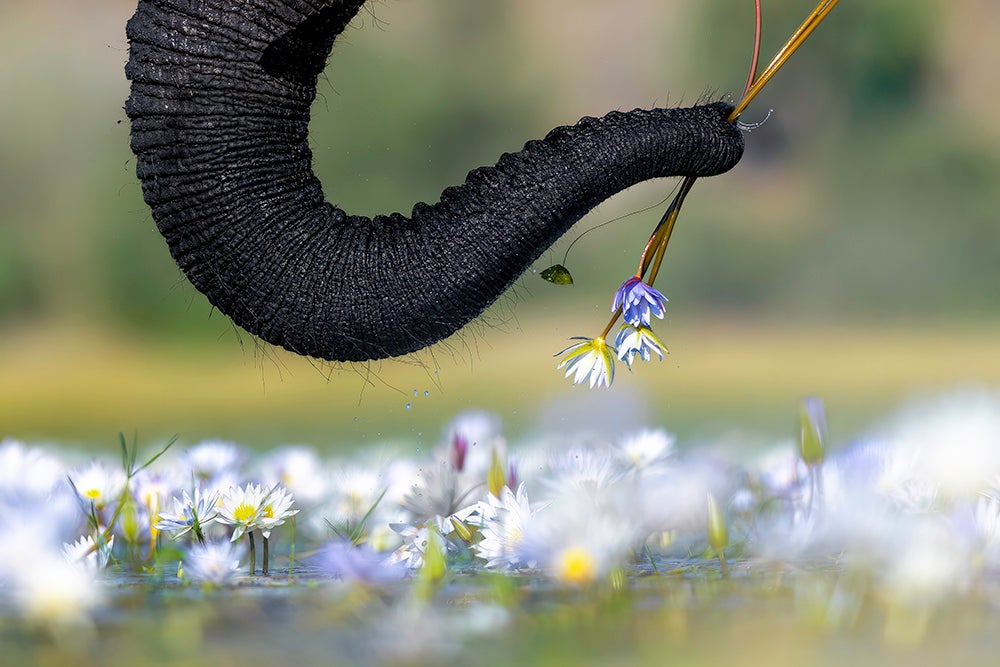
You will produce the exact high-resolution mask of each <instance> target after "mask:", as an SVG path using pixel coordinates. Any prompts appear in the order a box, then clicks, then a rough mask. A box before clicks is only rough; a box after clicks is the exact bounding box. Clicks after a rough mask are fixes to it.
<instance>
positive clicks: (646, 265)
mask: <svg viewBox="0 0 1000 667" xmlns="http://www.w3.org/2000/svg"><path fill="white" fill-rule="evenodd" d="M838 2H839V0H822V1H821V2H820V3H819V4H818V5H817V6H816V8H815V9H814V10H813V11H812V13H810V14H809V16H808V17H806V20H805V21H804V22H803V23H802V25H801V26H799V28H798V29H797V30H796V31H795V32H794V33H792V35H791V37H789V38H788V40H787V41H786V42H785V44H784V45H783V46H782V47H781V48H780V49H779V50H778V52H777V53H776V54H775V56H774V57H773V58H772V59H771V62H770V63H768V65H767V66H766V67H765V68H764V70H763V71H762V72H761V73H760V75H758V74H757V65H758V61H759V58H760V41H761V25H762V20H761V3H760V0H754V15H755V19H754V40H753V51H752V55H751V58H750V71H749V73H748V75H747V82H746V85H745V86H744V88H743V96H742V98H741V99H740V101H739V102H738V103H737V104H736V106H735V107H734V108H733V111H732V112H731V113H730V114H729V117H728V118H727V120H728V121H729V122H730V123H736V122H737V121H738V120H739V117H740V114H742V113H743V111H744V110H745V109H746V108H747V106H748V105H749V104H750V102H751V101H752V100H753V99H754V98H755V97H756V96H757V95H758V94H759V93H760V91H761V90H763V88H764V86H766V85H767V83H768V81H770V80H771V79H772V78H773V77H774V75H775V74H777V72H778V70H780V69H781V67H782V66H783V65H784V64H785V63H786V62H788V59H789V58H791V57H792V55H793V54H794V53H795V52H796V51H797V50H798V49H799V47H800V46H802V44H803V43H804V42H805V40H806V39H807V38H808V37H809V35H811V34H812V32H813V31H814V30H815V29H816V28H817V27H818V26H819V24H820V23H822V21H823V20H824V19H825V18H826V16H827V15H828V14H829V13H830V11H831V10H832V9H833V8H834V7H835V6H836V5H837V3H838ZM697 180H698V179H697V177H694V176H689V177H686V178H685V179H684V180H683V181H681V186H680V189H679V190H678V191H677V194H676V195H675V196H674V199H673V201H671V203H670V206H669V207H668V208H667V210H666V211H665V212H664V213H663V215H662V216H661V217H660V221H659V222H658V223H657V225H656V227H655V228H654V229H653V233H652V234H651V235H650V237H649V240H648V241H647V242H646V245H645V247H644V248H643V251H642V254H641V255H640V257H639V268H638V270H637V271H636V274H635V276H634V277H632V278H630V279H628V280H627V281H625V283H623V285H622V287H620V288H619V290H618V291H617V292H616V294H615V300H614V303H613V305H612V315H611V319H610V320H609V321H608V324H607V326H606V327H605V328H604V331H602V332H601V334H600V335H599V336H597V337H596V338H593V339H587V338H585V337H584V338H578V339H576V340H582V341H584V342H582V343H577V344H575V345H573V346H571V347H569V348H566V349H565V350H563V351H562V352H560V353H559V354H558V355H556V356H562V355H567V356H566V358H565V359H563V361H562V362H561V363H560V364H559V365H558V366H557V368H559V369H562V368H564V367H566V368H567V371H566V377H569V376H570V375H573V376H574V377H573V384H580V383H581V382H582V381H583V380H586V379H587V378H589V379H590V387H591V388H593V387H595V386H600V385H604V386H608V387H610V386H611V382H612V380H613V379H614V360H613V358H612V356H611V354H610V352H609V351H614V350H613V348H610V347H609V346H608V345H607V343H606V340H607V337H608V335H609V334H610V333H611V330H612V329H613V328H614V326H615V324H616V323H617V322H618V320H619V319H620V318H623V317H624V319H625V320H626V322H627V323H628V324H630V325H632V326H634V327H636V329H637V330H638V329H640V327H645V328H646V329H645V331H640V333H636V332H631V331H629V332H625V331H624V330H622V331H619V334H618V336H617V338H616V345H617V346H618V348H619V349H618V350H617V356H618V358H619V359H620V360H622V361H624V362H625V363H626V365H627V366H628V367H629V369H631V367H632V361H633V360H634V359H635V357H636V356H637V355H638V356H639V357H640V358H642V359H643V360H646V361H648V360H649V359H650V358H651V354H653V353H656V354H657V355H658V356H659V357H660V359H661V360H662V358H663V354H662V352H663V351H665V350H666V347H665V346H663V345H662V343H660V342H659V339H656V338H655V336H654V335H653V334H652V331H650V330H649V312H650V305H648V304H647V305H646V306H645V308H646V310H645V317H644V318H641V320H640V321H635V317H634V315H635V311H633V310H631V309H634V308H641V307H642V303H643V302H642V301H641V300H639V301H628V300H627V299H623V295H624V293H625V292H626V285H628V286H630V287H638V286H642V288H643V289H645V290H652V292H653V293H655V294H657V295H659V296H660V298H661V299H662V303H665V302H666V298H665V297H663V296H662V294H660V293H659V292H658V291H656V290H653V287H652V286H653V283H654V281H655V280H656V278H657V276H658V275H659V273H660V268H661V266H662V264H663V259H664V256H665V255H666V251H667V244H669V242H670V237H671V235H672V234H673V231H674V227H675V226H676V224H677V218H678V216H679V215H680V210H681V206H683V204H684V200H685V198H686V197H687V195H688V193H690V192H691V188H692V187H694V184H695V181H697ZM646 293H647V294H649V293H650V292H646ZM657 317H661V318H662V317H663V315H662V308H661V309H660V311H659V314H657ZM623 335H624V336H625V337H626V338H628V340H629V341H630V342H631V343H633V344H634V345H635V346H634V347H628V348H625V350H624V351H623V350H622V349H621V348H622V340H623Z"/></svg>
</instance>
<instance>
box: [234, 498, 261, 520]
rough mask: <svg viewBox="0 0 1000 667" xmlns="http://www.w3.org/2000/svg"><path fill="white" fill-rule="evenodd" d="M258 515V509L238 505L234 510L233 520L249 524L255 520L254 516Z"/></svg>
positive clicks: (244, 504)
mask: <svg viewBox="0 0 1000 667" xmlns="http://www.w3.org/2000/svg"><path fill="white" fill-rule="evenodd" d="M256 513H257V508H256V507H254V506H253V505H248V504H247V503H243V504H242V505H238V506H237V507H236V509H235V510H233V518H234V519H236V521H237V522H238V523H248V522H250V521H251V520H253V518H254V514H256Z"/></svg>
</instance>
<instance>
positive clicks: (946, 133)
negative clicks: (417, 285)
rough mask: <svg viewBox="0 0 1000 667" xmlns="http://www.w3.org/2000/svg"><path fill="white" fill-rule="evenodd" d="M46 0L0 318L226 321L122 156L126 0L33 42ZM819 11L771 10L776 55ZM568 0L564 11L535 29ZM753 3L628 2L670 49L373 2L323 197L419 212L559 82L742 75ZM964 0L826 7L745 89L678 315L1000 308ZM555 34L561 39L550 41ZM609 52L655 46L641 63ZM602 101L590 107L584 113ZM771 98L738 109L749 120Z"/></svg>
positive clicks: (7, 11)
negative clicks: (807, 36)
mask: <svg viewBox="0 0 1000 667" xmlns="http://www.w3.org/2000/svg"><path fill="white" fill-rule="evenodd" d="M46 4H47V3H39V4H32V3H25V2H14V3H10V4H5V5H4V6H3V7H2V8H0V25H3V26H4V27H2V28H0V38H2V39H0V41H2V44H3V45H2V46H0V56H2V62H3V63H4V66H3V69H2V70H0V84H2V85H3V88H4V90H5V91H6V94H5V95H4V97H3V99H2V100H0V123H2V125H3V127H4V128H6V131H5V132H4V133H3V134H2V135H0V171H2V172H3V174H4V177H3V179H0V220H2V222H3V224H2V226H0V327H5V328H11V327H18V326H22V325H25V324H26V323H27V324H31V323H45V322H62V321H72V320H86V321H89V322H99V323H105V324H107V325H111V326H114V327H116V328H119V329H120V330H124V331H132V332H135V333H137V334H142V335H144V336H154V337H166V338H178V337H180V338H182V339H185V340H197V339H206V338H215V337H218V336H219V335H220V334H221V333H223V332H226V331H229V330H230V327H229V325H228V324H227V323H226V322H225V319H224V318H222V317H218V316H215V317H210V314H211V308H210V307H209V305H208V304H207V302H206V301H205V300H204V298H203V297H201V296H200V295H198V294H197V293H195V292H194V290H193V289H192V288H191V287H190V286H189V285H188V284H187V283H186V281H184V279H183V276H181V274H180V273H179V271H178V270H177V269H176V267H175V266H174V265H173V263H172V261H171V259H170V257H169V254H168V252H167V250H166V246H165V244H164V243H163V241H162V239H160V238H159V236H158V234H157V233H156V230H155V226H154V225H153V222H152V220H151V217H150V215H149V212H148V209H147V208H146V207H145V205H144V204H143V202H142V201H141V197H140V193H139V187H138V185H137V183H136V180H135V177H134V175H133V167H134V162H133V160H132V157H131V154H130V153H129V151H128V148H127V140H128V124H127V119H125V118H124V115H123V113H122V111H121V104H122V102H123V100H124V97H125V96H126V95H127V82H125V81H124V76H123V72H122V64H123V62H124V60H125V58H126V56H127V44H126V43H125V40H124V37H123V36H122V26H123V24H124V21H125V19H126V18H127V16H128V14H129V13H130V11H131V8H132V6H133V5H131V4H130V3H126V2H107V3H105V4H102V5H100V6H99V11H95V12H92V13H91V14H90V15H89V16H88V18H87V19H86V23H84V24H80V25H79V28H80V29H79V30H69V26H74V27H76V26H77V25H78V22H79V15H78V14H77V13H76V12H75V11H73V10H70V9H67V10H66V11H64V12H60V13H59V14H58V15H57V17H56V18H55V19H54V20H55V21H56V22H57V24H58V25H57V26H56V28H59V29H62V28H65V29H66V30H65V34H69V35H72V36H71V37H69V38H67V39H60V40H48V41H46V42H44V46H42V44H43V43H42V42H41V41H39V40H38V39H37V38H36V36H37V35H39V34H41V33H42V32H43V30H45V29H49V28H46V27H45V26H46V25H47V23H46V22H47V21H49V20H50V19H49V18H48V16H49V14H48V13H47V11H46V9H45V5H46ZM809 5H811V3H804V2H802V1H801V0H772V1H771V2H768V3H766V4H765V11H766V12H767V14H766V16H765V47H764V56H763V57H764V59H765V60H766V58H768V57H769V55H770V53H772V52H773V50H774V49H775V48H776V47H777V45H778V44H780V42H781V40H783V39H784V37H785V36H786V35H787V34H788V33H789V32H790V31H791V30H792V28H793V27H794V26H795V25H796V24H797V22H798V21H799V20H800V19H801V18H802V16H804V15H805V13H806V12H807V10H808V9H809ZM560 8H561V9H569V8H573V11H571V12H569V13H567V14H566V20H565V21H564V22H562V23H561V24H558V23H559V22H558V21H557V22H556V23H557V24H553V25H551V26H549V27H547V28H545V30H540V29H539V27H538V25H536V23H537V22H538V21H543V20H549V17H550V14H552V13H554V12H556V11H558V10H560ZM751 10H752V4H751V3H748V2H746V3H743V2H741V3H735V2H734V1H733V0H703V1H702V2H697V3H693V2H692V3H671V4H669V6H663V5H662V3H654V2H652V0H648V1H646V2H638V1H637V2H636V3H635V8H634V13H635V15H636V16H637V17H639V18H637V19H636V20H641V21H644V24H649V25H648V35H649V36H653V35H656V34H657V31H660V30H668V29H669V30H672V31H674V32H675V33H677V34H681V33H684V34H688V33H690V34H691V35H693V36H689V37H687V38H685V39H678V40H675V42H676V43H673V44H672V45H670V46H665V45H664V43H663V42H661V41H658V40H656V39H655V38H647V34H646V33H643V34H641V35H636V37H635V39H634V40H625V41H623V42H622V43H621V44H620V45H618V46H616V44H617V42H609V43H603V42H595V41H594V40H593V39H592V38H590V37H588V36H589V35H592V34H594V33H595V31H596V32H597V33H598V34H600V33H601V31H602V30H603V31H604V32H605V33H607V34H608V35H615V34H616V33H617V31H620V30H623V29H624V28H623V27H622V26H624V25H626V24H625V21H626V20H627V19H628V17H622V19H621V21H622V26H619V25H617V24H614V25H612V24H610V23H609V24H607V25H604V26H597V27H593V26H588V25H584V24H583V21H584V20H585V19H586V20H591V21H596V20H598V19H596V18H593V17H600V16H602V15H600V14H598V13H596V12H597V11H598V10H597V9H594V8H584V7H580V8H578V9H577V6H576V5H572V4H571V3H568V4H565V7H562V5H559V6H558V7H556V6H553V7H549V6H546V8H544V9H542V10H538V11H535V10H533V9H532V5H531V3H527V2H524V1H522V0H511V1H510V2H501V3H485V4H483V3H463V4H461V5H455V4H454V3H449V2H444V1H443V0H442V1H438V0H435V1H428V2H425V3H421V4H420V6H419V7H416V6H414V3H402V2H399V3H396V2H390V3H379V4H376V5H374V14H368V13H362V15H361V16H360V17H359V19H358V20H357V21H356V25H355V26H354V28H352V29H350V30H349V31H348V32H347V34H345V36H344V38H343V39H342V40H341V41H340V42H338V44H337V45H336V47H335V55H334V58H333V59H332V65H331V67H330V68H328V71H327V73H326V75H325V76H324V80H323V81H322V82H321V85H320V93H319V97H318V99H317V102H316V107H315V109H314V112H315V120H314V123H313V133H312V145H313V149H314V157H315V163H316V168H317V171H318V172H319V173H320V175H321V178H322V179H323V180H324V182H325V183H326V184H327V189H328V196H329V197H330V198H331V199H332V200H333V201H335V202H336V203H338V204H341V205H343V206H345V207H347V208H349V209H351V210H357V211H362V212H366V213H378V212H389V211H393V210H399V211H402V212H408V211H409V208H410V207H411V206H412V204H413V203H414V202H415V201H418V200H419V201H434V200H435V199H436V197H437V196H438V193H439V192H440V191H441V189H442V188H443V187H445V186H447V185H450V184H454V183H457V182H461V180H463V179H464V176H465V173H466V172H467V171H468V170H469V169H471V168H474V167H476V166H480V165H483V164H489V163H492V162H493V161H495V159H496V157H497V156H498V155H499V154H500V153H501V152H503V151H509V150H517V149H518V148H519V147H520V146H521V145H522V144H523V142H524V141H525V140H527V139H529V138H532V137H535V136H540V135H542V134H544V132H545V131H546V130H547V129H548V128H550V127H552V126H553V125H556V124H560V123H565V122H572V121H573V120H574V119H575V118H574V117H566V116H565V115H564V113H563V112H562V110H561V107H560V104H559V103H558V101H556V102H553V100H558V99H564V100H566V99H572V100H576V99H584V100H586V99H588V95H592V97H593V99H597V100H603V99H605V98H607V97H611V98H615V99H617V98H616V97H615V96H616V95H618V94H619V92H618V88H614V87H612V88H606V87H605V86H609V85H611V84H607V83H606V82H607V81H615V82H618V84H615V85H620V86H621V88H622V90H624V91H625V92H624V93H621V100H622V101H621V106H623V107H627V106H633V105H640V106H641V105H649V104H652V103H655V102H660V103H663V102H669V103H676V102H690V101H693V99H692V96H691V94H690V92H688V91H685V87H688V86H691V85H692V84H691V82H703V83H701V84H694V85H702V86H705V87H704V88H702V90H718V91H725V90H730V91H737V90H738V89H739V88H740V86H741V85H742V80H741V77H742V76H743V72H744V71H745V62H746V56H747V51H748V48H749V42H750V36H751V35H750V28H751V19H752V16H751ZM81 11H82V10H81ZM976 11H979V12H981V13H982V14H983V15H982V16H980V17H978V18H979V19H980V20H981V21H989V20H990V19H991V18H994V17H995V15H996V10H994V9H992V8H991V7H990V6H988V5H987V4H983V3H978V4H977V5H976V6H975V7H970V6H964V7H963V6H962V5H960V4H951V3H946V2H943V1H942V0H883V1H882V2H878V3H870V2H865V3H843V4H842V5H841V6H839V7H838V8H837V9H836V10H835V11H834V12H833V14H832V15H831V17H830V19H829V23H828V25H824V26H823V27H822V28H821V29H820V30H819V31H818V32H817V34H816V36H815V37H814V38H813V39H812V40H810V42H809V43H808V44H807V45H806V46H805V48H804V49H803V50H802V51H801V52H800V53H799V54H798V55H796V57H795V58H794V59H793V61H792V63H791V64H790V65H789V66H788V67H787V68H786V70H785V71H783V72H782V73H781V74H780V75H779V76H778V77H777V79H776V80H775V82H774V83H773V84H772V87H771V88H769V89H768V90H767V91H766V92H765V94H764V96H763V98H762V99H763V101H762V103H761V104H758V105H757V107H760V106H762V105H768V106H773V107H775V109H776V112H775V115H774V117H773V118H772V119H770V120H769V121H768V122H767V123H766V124H765V125H764V126H763V127H761V128H760V129H757V130H755V131H754V132H753V133H752V134H751V135H749V137H748V151H747V156H746V159H745V161H744V164H742V165H740V167H739V168H737V169H736V170H735V171H734V172H733V173H732V174H730V175H726V176H725V177H722V178H720V179H712V181H711V182H706V183H703V184H702V183H700V184H699V185H698V186H697V188H696V190H695V192H694V194H693V196H692V197H691V199H690V200H689V204H688V206H687V208H686V210H685V213H684V215H683V216H682V220H681V224H680V226H679V228H678V232H677V235H676V237H675V240H674V242H673V244H672V246H671V249H670V252H669V253H668V258H667V262H666V265H665V272H664V274H663V275H664V280H663V286H664V290H665V291H666V292H667V294H668V295H670V296H671V297H674V298H675V301H683V303H685V304H686V307H687V308H688V309H689V312H697V311H701V312H713V311H717V310H720V309H721V310H727V311H731V310H734V309H735V310H738V311H747V312H758V313H761V312H763V313H769V314H772V315H773V314H775V313H781V314H783V315H785V316H787V317H792V318H794V317H800V316H802V317H810V318H815V317H824V316H827V317H833V316H835V315H836V316H840V315H841V314H842V313H844V312H846V311H850V312H851V313H853V314H854V315H855V316H857V317H866V316H871V315H885V314H895V315H905V316H913V315H919V314H921V313H923V312H925V311H926V309H928V308H933V310H934V311H935V313H938V314H949V313H950V314H955V315H960V316H963V317H968V316H973V317H992V316H995V314H996V310H997V306H998V305H1000V291H998V290H997V289H996V287H995V286H996V285H997V284H998V283H1000V263H998V262H996V257H997V256H998V252H997V251H998V249H1000V228H998V226H997V225H996V224H995V218H996V214H995V211H997V210H998V209H1000V191H998V190H997V189H996V188H995V187H993V184H994V183H995V182H996V180H997V177H998V176H1000V158H998V150H997V148H998V146H997V142H996V141H995V138H996V134H995V133H993V134H990V133H986V134H985V135H984V134H983V133H982V132H980V131H979V128H978V126H977V125H975V124H970V123H969V112H968V109H963V108H960V107H959V106H958V105H957V104H955V105H953V104H951V100H950V98H949V97H948V96H947V91H948V85H947V84H948V78H949V76H950V74H949V73H950V72H953V71H954V67H953V63H954V61H955V60H956V58H957V56H956V54H955V52H954V50H955V48H956V47H955V41H954V40H950V41H949V40H946V39H944V38H943V37H942V35H943V34H944V31H943V29H942V26H945V25H948V24H949V22H954V21H953V17H954V16H956V15H958V14H960V13H962V14H965V15H966V17H965V20H966V22H968V21H970V20H971V21H973V22H975V21H976V19H977V17H976V16H975V15H973V16H972V18H971V19H969V17H968V16H967V15H968V14H969V13H970V12H972V13H974V12H976ZM588 12H589V13H588ZM564 13H565V12H564ZM631 13H632V12H630V14H631ZM588 17H590V18H589V19H588ZM650 17H656V18H657V20H659V21H661V25H657V24H656V23H655V21H653V20H652V19H651V18H650ZM675 19H676V21H677V22H680V25H674V20H675ZM628 25H629V26H631V25H632V24H628ZM629 29H631V27H630V28H629ZM644 29H646V28H644ZM539 35H541V36H539ZM702 36H704V37H702ZM609 39H611V38H610V37H609ZM619 41H621V40H619ZM626 42H627V43H626ZM562 44H568V45H570V46H568V47H567V48H568V49H570V50H571V52H572V53H573V54H574V55H573V58H563V57H561V56H560V53H559V49H560V48H561V45H562ZM647 44H648V46H647ZM640 48H647V51H645V53H646V55H645V56H643V55H642V54H643V53H644V52H643V51H641V50H640ZM671 48H672V49H673V51H669V49H671ZM664 49H667V51H665V50H664ZM616 52H621V53H625V54H628V56H629V58H636V57H638V58H640V59H643V58H644V59H645V60H640V61H638V62H635V63H634V65H635V66H634V67H630V62H616V61H614V54H615V53H616ZM636 53H638V54H639V55H638V56H637V55H636ZM588 54H590V55H589V56H588ZM588 57H591V58H592V60H590V61H588ZM574 59H575V61H576V62H575V66H573V67H567V66H566V63H567V62H571V63H573V62H574ZM654 60H655V61H658V62H666V63H667V65H665V66H663V67H655V66H650V65H651V62H652V61H654ZM14 63H20V64H19V65H17V66H14ZM595 63H596V64H595ZM970 66H972V65H970ZM949 68H950V69H949ZM621 71H625V72H628V77H627V81H626V82H625V83H621V82H622V81H624V79H622V77H620V76H618V75H617V74H614V73H618V72H621ZM609 72H610V73H612V74H609ZM675 82H676V83H675ZM984 83H985V82H984ZM675 86H676V87H675ZM667 90H671V91H674V90H676V93H672V94H671V95H670V96H669V97H665V96H664V91H667ZM636 91H645V92H638V93H637V92H636ZM556 96H561V97H558V98H557V97H556ZM602 103H603V102H602ZM553 109H557V110H559V111H558V112H557V113H553V111H552V110H553ZM595 112H596V111H593V110H592V107H591V106H590V104H589V103H586V104H584V105H583V108H581V110H580V112H578V113H595ZM763 115H764V114H763V113H762V112H761V111H760V110H759V109H751V111H750V112H748V113H747V114H746V115H745V120H747V121H753V120H756V119H759V118H761V117H763ZM980 122H982V121H980ZM669 187H671V184H666V185H665V184H662V183H660V184H651V185H647V186H643V187H639V188H636V189H635V190H634V191H633V192H630V193H627V194H626V195H624V196H622V197H620V198H616V199H615V200H614V201H612V202H609V203H608V204H606V205H605V206H602V207H601V208H600V209H599V210H598V211H597V212H596V213H595V214H593V215H592V216H590V217H589V218H588V219H587V220H586V221H585V222H584V223H583V224H582V225H580V226H579V227H578V228H577V230H574V232H572V233H571V234H570V235H568V236H567V238H566V239H564V240H563V241H562V242H560V244H559V245H558V246H557V248H556V249H554V250H553V251H552V252H550V253H547V254H546V256H545V257H543V258H542V260H541V262H540V264H539V267H538V268H539V269H541V268H543V267H544V266H547V265H549V264H552V263H553V262H556V261H561V260H562V253H563V250H565V248H566V247H567V246H568V244H569V242H570V241H571V240H572V239H574V238H576V237H577V236H578V235H579V234H580V233H581V232H583V231H584V230H585V229H588V228H590V227H593V226H595V225H596V224H598V223H601V222H604V221H606V220H609V219H610V218H613V217H615V216H617V215H620V214H624V213H628V212H630V211H635V210H637V209H640V208H643V207H645V206H649V205H650V204H653V203H655V202H656V201H659V200H660V199H662V198H664V197H665V196H667V194H668V189H669ZM660 210H662V207H660V209H658V210H653V211H650V212H647V213H643V214H640V215H636V216H632V217H630V218H628V219H626V220H624V221H621V222H618V223H616V224H614V225H610V226H607V227H604V228H601V229H599V230H597V231H595V233H594V234H591V235H588V236H584V237H583V239H581V242H580V243H578V244H577V245H576V246H575V247H574V249H573V251H572V253H571V254H570V256H569V259H568V260H567V262H566V264H567V267H568V268H569V269H570V270H571V271H573V273H574V276H575V277H576V278H577V284H576V286H575V287H574V288H573V289H572V290H565V289H555V288H553V287H552V286H550V285H547V284H546V283H544V282H543V281H541V280H539V278H538V277H537V276H534V275H530V274H529V276H528V277H527V278H525V279H524V280H523V281H522V286H523V287H527V288H528V290H529V291H530V292H531V294H532V298H531V299H529V304H530V306H529V307H537V309H538V310H543V309H544V310H551V309H552V307H553V302H554V301H556V300H559V301H560V302H561V304H560V305H559V308H571V307H574V306H579V305H581V304H587V305H591V304H600V306H601V307H603V306H604V303H605V302H606V301H608V299H609V298H610V293H611V290H612V289H613V288H614V286H615V285H617V284H618V282H619V280H618V278H616V277H615V276H620V275H625V274H627V272H630V271H631V270H632V267H633V266H634V262H635V258H636V257H637V255H638V252H639V250H640V249H641V247H642V244H643V242H644V240H645V236H646V234H648V231H649V229H650V228H651V226H652V224H653V222H655V219H656V218H657V217H658V214H659V212H660Z"/></svg>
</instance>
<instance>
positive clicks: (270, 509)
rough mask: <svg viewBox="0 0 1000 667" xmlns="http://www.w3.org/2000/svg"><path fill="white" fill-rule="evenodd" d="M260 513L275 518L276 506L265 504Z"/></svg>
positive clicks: (262, 515) (268, 517)
mask: <svg viewBox="0 0 1000 667" xmlns="http://www.w3.org/2000/svg"><path fill="white" fill-rule="evenodd" d="M260 515H261V517H263V518H265V519H273V518H274V508H273V507H271V506H270V505H265V506H264V509H263V510H261V513H260Z"/></svg>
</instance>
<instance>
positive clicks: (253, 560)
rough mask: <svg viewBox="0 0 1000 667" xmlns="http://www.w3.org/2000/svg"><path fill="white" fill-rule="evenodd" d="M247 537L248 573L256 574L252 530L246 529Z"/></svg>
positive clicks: (255, 546)
mask: <svg viewBox="0 0 1000 667" xmlns="http://www.w3.org/2000/svg"><path fill="white" fill-rule="evenodd" d="M247 539H249V540H250V574H251V576H252V575H255V574H257V545H256V544H254V541H253V531H249V530H248V531H247Z"/></svg>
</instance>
